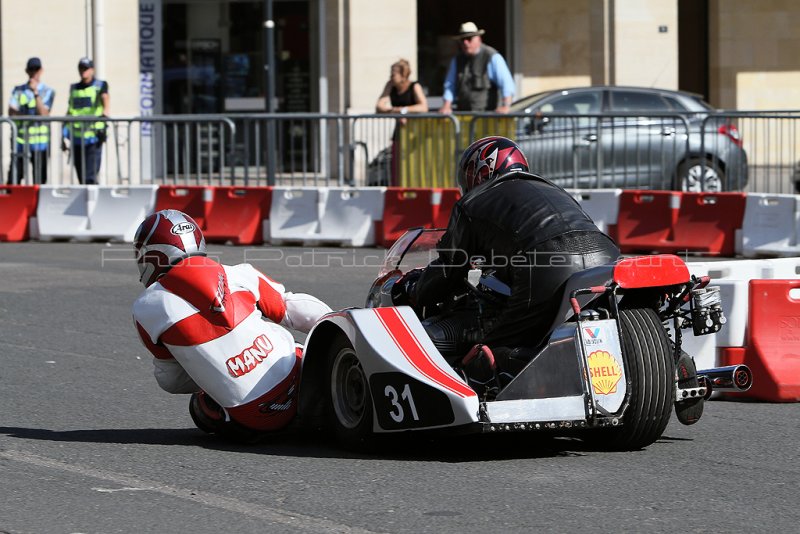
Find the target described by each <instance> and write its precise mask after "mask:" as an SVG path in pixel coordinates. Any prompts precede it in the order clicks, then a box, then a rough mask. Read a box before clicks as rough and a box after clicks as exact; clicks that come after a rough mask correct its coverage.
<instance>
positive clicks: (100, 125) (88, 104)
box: [65, 80, 106, 145]
mask: <svg viewBox="0 0 800 534" xmlns="http://www.w3.org/2000/svg"><path fill="white" fill-rule="evenodd" d="M102 87H103V82H102V81H100V80H94V81H92V83H91V85H89V86H88V87H80V84H77V83H73V84H72V85H70V87H69V107H68V108H67V115H70V116H73V117H101V116H102V115H103V101H102V100H101V99H100V89H101V88H102ZM105 128H106V123H105V122H103V121H97V122H88V121H87V122H73V123H71V124H69V137H70V138H72V140H73V141H78V142H81V141H82V142H83V143H84V144H87V145H91V144H92V143H96V142H97V141H98V139H97V131H98V130H104V129H105ZM66 129H67V128H65V130H66Z"/></svg>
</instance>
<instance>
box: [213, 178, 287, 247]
mask: <svg viewBox="0 0 800 534" xmlns="http://www.w3.org/2000/svg"><path fill="white" fill-rule="evenodd" d="M204 199H205V201H206V202H205V205H206V211H205V217H204V219H205V220H204V223H203V224H201V223H200V222H198V224H201V227H202V228H203V234H204V235H205V237H206V241H208V242H209V243H227V242H230V243H233V244H234V245H260V244H262V243H263V242H264V235H263V228H264V224H265V221H267V220H268V219H269V218H270V211H271V204H272V188H271V187H213V188H211V187H209V188H208V189H206V191H205V192H204Z"/></svg>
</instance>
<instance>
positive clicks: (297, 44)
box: [163, 0, 314, 114]
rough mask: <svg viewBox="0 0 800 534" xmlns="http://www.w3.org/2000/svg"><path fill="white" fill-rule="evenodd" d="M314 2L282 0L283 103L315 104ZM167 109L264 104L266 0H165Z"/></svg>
mask: <svg viewBox="0 0 800 534" xmlns="http://www.w3.org/2000/svg"><path fill="white" fill-rule="evenodd" d="M309 4H310V2H309V1H308V0H275V1H274V2H273V20H275V24H276V26H275V55H276V69H275V70H276V76H275V96H276V107H277V110H278V111H311V110H312V109H313V108H314V106H313V105H312V94H313V91H312V87H311V71H312V68H314V65H313V64H312V61H311V45H310V31H309V25H310V5H309ZM163 9H164V11H163V19H164V34H163V54H164V57H163V65H164V72H163V79H164V107H163V109H164V113H168V114H169V113H228V112H237V111H241V112H244V111H264V110H265V109H266V107H267V106H266V82H265V75H264V65H265V55H264V34H265V32H264V26H263V22H264V19H265V16H264V2H263V1H240V0H221V1H219V2H208V1H201V0H165V2H164V7H163Z"/></svg>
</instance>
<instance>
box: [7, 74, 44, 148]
mask: <svg viewBox="0 0 800 534" xmlns="http://www.w3.org/2000/svg"><path fill="white" fill-rule="evenodd" d="M18 100H19V113H20V115H27V116H33V115H38V112H37V111H36V98H35V97H34V96H33V92H31V91H30V90H25V89H24V88H22V89H20V90H19V97H18ZM14 122H15V123H16V125H17V147H18V148H21V147H23V146H24V145H26V144H27V145H30V150H46V149H47V146H48V145H49V144H50V127H49V126H48V125H47V124H42V123H41V122H29V121H14Z"/></svg>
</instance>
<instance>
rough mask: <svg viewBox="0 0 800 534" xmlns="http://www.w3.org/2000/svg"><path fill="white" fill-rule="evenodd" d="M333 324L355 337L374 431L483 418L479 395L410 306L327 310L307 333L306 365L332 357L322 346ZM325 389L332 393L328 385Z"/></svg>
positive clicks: (448, 424)
mask: <svg viewBox="0 0 800 534" xmlns="http://www.w3.org/2000/svg"><path fill="white" fill-rule="evenodd" d="M332 326H333V327H335V328H336V329H337V330H338V331H340V332H342V333H343V334H344V335H346V336H347V338H348V339H349V340H350V343H351V344H352V345H353V348H354V349H355V351H356V354H358V358H359V361H360V362H361V366H362V367H363V369H364V372H365V373H366V375H367V377H368V380H369V387H370V392H371V394H372V402H373V408H374V410H373V414H374V415H373V430H374V432H376V433H383V432H396V431H403V430H412V429H415V430H416V429H433V428H444V427H456V426H462V425H469V424H473V423H477V422H478V417H479V404H480V403H479V400H478V396H477V395H476V393H475V392H474V391H473V390H472V389H471V388H470V387H469V386H468V385H467V384H466V383H465V382H464V381H463V380H462V379H461V377H459V376H458V374H456V372H455V371H454V370H453V369H452V368H451V367H450V365H449V364H448V363H447V361H445V359H444V358H443V357H442V355H441V354H440V353H439V351H438V350H437V349H436V347H435V346H434V345H433V342H432V341H431V340H430V338H429V337H428V335H427V334H426V332H425V329H424V327H423V326H422V324H421V323H420V321H419V319H418V318H417V316H416V315H415V314H414V311H413V310H412V309H411V308H410V307H408V306H400V307H387V308H367V309H348V310H343V311H341V312H337V313H332V314H329V315H326V316H325V317H324V318H323V319H321V320H320V322H319V323H317V325H315V327H314V329H313V330H312V331H311V332H310V333H309V335H308V338H307V340H306V341H307V342H306V346H307V351H306V356H305V357H304V362H303V367H304V369H305V368H306V367H307V366H311V365H315V364H316V366H317V368H319V365H320V361H319V359H320V358H326V357H327V352H325V351H324V350H322V349H323V345H326V344H327V343H329V339H330V329H331V327H332ZM318 338H319V339H318ZM323 367H324V365H323ZM304 373H305V371H304ZM324 380H325V381H327V380H329V378H328V377H327V376H326V377H325V378H324ZM323 384H327V382H323ZM301 389H302V388H301ZM322 389H323V391H324V392H325V393H324V394H325V395H328V394H329V392H328V387H323V388H322Z"/></svg>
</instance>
